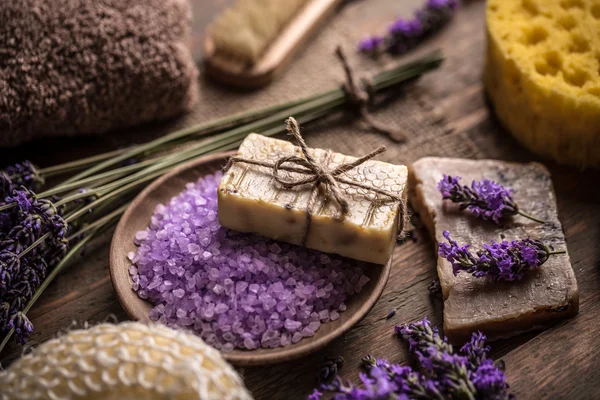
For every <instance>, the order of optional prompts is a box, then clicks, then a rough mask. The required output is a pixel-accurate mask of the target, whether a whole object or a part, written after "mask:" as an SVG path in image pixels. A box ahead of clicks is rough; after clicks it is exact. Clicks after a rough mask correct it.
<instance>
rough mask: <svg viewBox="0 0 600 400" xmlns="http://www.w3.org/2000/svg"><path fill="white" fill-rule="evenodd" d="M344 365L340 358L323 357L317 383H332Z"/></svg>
mask: <svg viewBox="0 0 600 400" xmlns="http://www.w3.org/2000/svg"><path fill="white" fill-rule="evenodd" d="M342 365H344V359H343V358H342V357H325V361H323V363H322V364H321V366H320V367H319V372H318V375H317V382H318V383H319V385H321V384H324V383H327V382H330V381H332V380H333V379H334V378H335V377H336V376H337V374H338V371H339V369H340V368H342Z"/></svg>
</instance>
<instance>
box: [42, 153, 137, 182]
mask: <svg viewBox="0 0 600 400" xmlns="http://www.w3.org/2000/svg"><path fill="white" fill-rule="evenodd" d="M129 150H131V149H130V148H125V149H117V150H113V151H109V152H106V153H102V154H96V155H95V156H91V157H86V158H82V159H79V160H75V161H70V162H67V163H64V164H58V165H53V166H51V167H47V168H40V169H39V174H40V175H42V176H43V177H45V178H47V177H51V176H55V175H59V174H63V173H66V172H70V171H76V170H78V169H81V168H83V167H87V166H88V165H92V164H94V163H97V162H100V161H104V160H107V159H109V158H111V157H114V156H118V155H119V154H123V153H125V152H126V151H129Z"/></svg>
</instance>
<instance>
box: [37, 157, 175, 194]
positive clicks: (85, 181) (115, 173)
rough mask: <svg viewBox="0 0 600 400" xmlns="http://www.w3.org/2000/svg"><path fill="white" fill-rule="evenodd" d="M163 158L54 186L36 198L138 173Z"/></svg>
mask: <svg viewBox="0 0 600 400" xmlns="http://www.w3.org/2000/svg"><path fill="white" fill-rule="evenodd" d="M163 157H164V156H163ZM163 157H159V158H151V159H149V160H145V161H141V162H139V163H136V164H133V165H128V166H126V167H121V168H116V169H112V170H109V171H106V172H103V173H101V174H97V175H94V176H90V177H88V178H85V179H82V180H79V181H76V182H71V183H68V184H64V185H60V186H55V187H53V188H52V189H49V190H46V191H45V192H42V193H40V194H38V197H49V196H53V195H55V194H59V193H64V192H67V191H69V190H73V189H79V188H85V187H87V186H88V185H89V184H91V183H96V182H99V181H103V180H105V179H108V178H112V177H115V176H116V177H119V176H123V175H127V174H128V173H129V172H134V171H138V170H141V169H144V168H146V167H147V166H149V165H152V164H153V163H155V162H156V161H157V160H159V159H161V158H163Z"/></svg>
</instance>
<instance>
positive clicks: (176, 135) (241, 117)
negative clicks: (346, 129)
mask: <svg viewBox="0 0 600 400" xmlns="http://www.w3.org/2000/svg"><path fill="white" fill-rule="evenodd" d="M323 95H324V94H317V95H313V96H309V97H306V98H303V99H299V100H294V101H291V102H288V103H284V104H279V105H275V106H271V107H267V108H263V109H254V110H250V111H247V112H243V113H240V114H236V115H233V116H227V117H224V118H219V119H217V120H215V121H211V122H206V123H202V124H198V125H194V126H191V127H188V128H185V129H181V130H179V131H176V132H173V133H170V134H168V135H165V136H162V137H160V138H158V139H155V140H152V141H150V142H148V143H145V144H143V145H139V146H136V147H135V148H133V149H131V150H129V151H127V152H125V153H123V154H120V155H118V156H116V157H113V158H110V159H108V160H106V161H103V162H101V163H99V164H97V165H95V166H93V167H91V168H88V169H87V170H85V171H83V172H81V173H79V174H77V175H75V176H73V177H71V178H69V179H67V180H66V181H64V182H63V183H62V184H66V183H70V182H75V181H77V180H80V179H82V178H85V177H88V176H90V175H92V174H94V173H96V172H99V171H101V170H103V169H105V168H107V167H110V166H112V165H115V164H117V163H119V162H121V161H124V160H126V159H128V158H132V157H135V156H137V155H139V154H141V153H144V152H146V151H148V150H152V149H154V148H156V147H159V146H161V145H163V144H166V143H169V142H172V141H175V140H177V139H181V138H183V137H187V136H190V135H197V134H201V133H202V132H206V131H210V130H211V129H219V128H221V127H223V126H228V125H234V126H235V125H236V124H238V123H242V122H245V121H246V120H248V119H251V120H252V119H255V118H257V116H258V117H260V116H262V115H269V114H271V113H273V112H278V111H280V110H284V109H286V108H289V107H291V106H296V105H298V104H302V103H305V102H310V101H312V100H314V99H316V98H319V97H321V96H323Z"/></svg>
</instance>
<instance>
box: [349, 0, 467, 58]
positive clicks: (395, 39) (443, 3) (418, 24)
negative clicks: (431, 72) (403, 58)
mask: <svg viewBox="0 0 600 400" xmlns="http://www.w3.org/2000/svg"><path fill="white" fill-rule="evenodd" d="M458 4H459V1H458V0H427V2H426V3H425V5H424V6H423V7H422V8H420V9H419V10H417V11H416V12H415V15H414V17H413V18H412V19H409V20H406V19H403V18H400V19H398V20H396V21H395V22H394V23H393V24H392V25H390V27H389V29H388V32H387V35H385V36H372V37H369V38H366V39H364V40H362V41H361V42H360V43H359V45H358V49H359V50H360V51H361V52H363V53H367V54H371V55H377V54H380V53H383V52H388V53H392V54H403V53H406V52H407V51H408V50H410V49H412V48H413V47H415V46H416V45H417V44H419V43H420V42H421V41H422V40H423V39H424V38H426V37H427V36H429V35H431V34H432V33H434V32H436V31H437V30H439V29H440V28H442V27H443V26H444V25H445V24H446V23H447V22H448V21H449V20H450V19H451V18H452V16H453V15H454V12H455V11H456V9H457V8H458Z"/></svg>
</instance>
